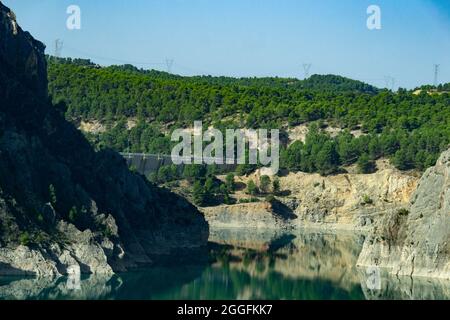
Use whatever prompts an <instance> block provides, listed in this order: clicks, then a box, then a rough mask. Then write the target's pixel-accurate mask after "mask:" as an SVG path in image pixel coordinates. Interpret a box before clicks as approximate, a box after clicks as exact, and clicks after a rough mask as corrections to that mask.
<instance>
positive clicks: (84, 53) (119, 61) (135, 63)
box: [66, 46, 164, 66]
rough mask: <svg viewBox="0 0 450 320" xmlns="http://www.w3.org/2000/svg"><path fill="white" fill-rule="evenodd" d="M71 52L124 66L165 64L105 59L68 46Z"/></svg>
mask: <svg viewBox="0 0 450 320" xmlns="http://www.w3.org/2000/svg"><path fill="white" fill-rule="evenodd" d="M66 48H68V49H69V50H70V51H73V52H76V53H78V54H81V55H84V56H86V57H88V58H89V59H97V60H103V61H110V62H111V61H112V62H118V63H123V64H133V65H160V66H162V65H164V62H149V61H132V60H124V59H117V58H111V57H105V56H98V55H94V54H91V53H88V52H86V51H82V50H79V49H76V48H73V47H70V46H66Z"/></svg>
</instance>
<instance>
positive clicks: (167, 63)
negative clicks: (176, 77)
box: [166, 58, 174, 73]
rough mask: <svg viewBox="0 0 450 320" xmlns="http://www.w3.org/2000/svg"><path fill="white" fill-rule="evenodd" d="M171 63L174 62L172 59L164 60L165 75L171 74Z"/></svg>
mask: <svg viewBox="0 0 450 320" xmlns="http://www.w3.org/2000/svg"><path fill="white" fill-rule="evenodd" d="M173 62H174V60H173V59H167V58H166V67H167V73H172V67H173Z"/></svg>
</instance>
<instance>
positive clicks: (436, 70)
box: [434, 64, 441, 87]
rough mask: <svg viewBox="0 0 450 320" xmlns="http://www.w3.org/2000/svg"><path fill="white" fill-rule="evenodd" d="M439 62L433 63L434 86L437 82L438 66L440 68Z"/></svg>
mask: <svg viewBox="0 0 450 320" xmlns="http://www.w3.org/2000/svg"><path fill="white" fill-rule="evenodd" d="M440 66H441V65H440V64H435V65H434V86H435V87H437V86H438V84H439V68H440Z"/></svg>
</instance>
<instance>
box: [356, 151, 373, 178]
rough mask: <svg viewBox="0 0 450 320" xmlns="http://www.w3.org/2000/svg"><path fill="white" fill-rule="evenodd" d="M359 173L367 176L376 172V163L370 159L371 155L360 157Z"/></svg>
mask: <svg viewBox="0 0 450 320" xmlns="http://www.w3.org/2000/svg"><path fill="white" fill-rule="evenodd" d="M358 171H359V172H360V173H365V174H367V173H372V172H374V171H375V162H374V161H373V160H371V159H370V158H369V155H368V154H367V153H365V154H363V155H361V156H360V157H359V159H358Z"/></svg>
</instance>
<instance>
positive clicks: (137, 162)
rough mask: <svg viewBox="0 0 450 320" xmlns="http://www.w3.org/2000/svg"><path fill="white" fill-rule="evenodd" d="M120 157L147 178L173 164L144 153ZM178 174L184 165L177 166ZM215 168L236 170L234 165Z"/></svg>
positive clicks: (170, 160)
mask: <svg viewBox="0 0 450 320" xmlns="http://www.w3.org/2000/svg"><path fill="white" fill-rule="evenodd" d="M121 155H122V156H123V157H124V158H125V160H126V161H127V164H128V166H129V167H130V168H133V169H135V170H136V171H137V172H139V173H140V174H142V175H144V176H146V177H148V176H149V175H150V174H152V173H157V172H158V170H159V168H161V167H163V166H170V165H172V164H173V162H172V158H171V156H167V155H156V154H144V153H121ZM177 166H178V168H179V169H178V172H179V173H182V172H183V170H184V166H185V165H184V164H181V165H177ZM216 166H217V168H219V169H222V170H229V171H232V170H234V169H236V165H234V164H221V165H216Z"/></svg>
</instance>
